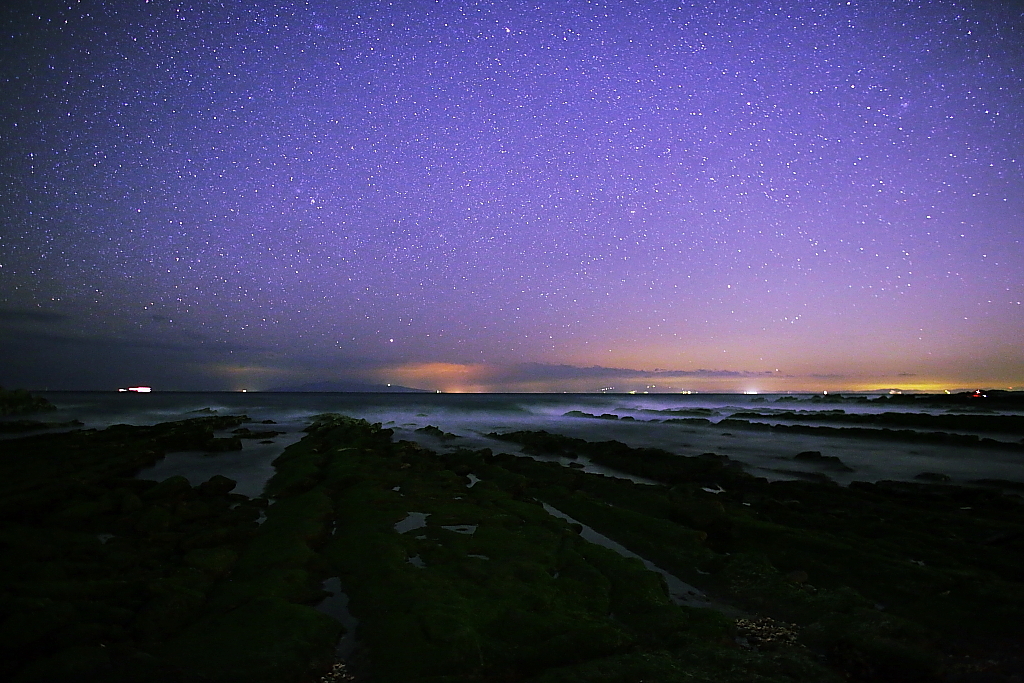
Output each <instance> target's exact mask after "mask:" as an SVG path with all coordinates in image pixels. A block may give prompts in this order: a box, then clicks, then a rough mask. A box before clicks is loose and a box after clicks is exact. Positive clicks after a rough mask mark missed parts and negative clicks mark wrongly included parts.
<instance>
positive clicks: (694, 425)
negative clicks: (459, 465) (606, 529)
mask: <svg viewBox="0 0 1024 683" xmlns="http://www.w3.org/2000/svg"><path fill="white" fill-rule="evenodd" d="M41 395H42V396H44V397H45V398H47V399H48V400H50V401H51V402H52V403H54V404H55V405H56V406H57V407H58V410H57V412H56V413H47V414H45V415H44V416H43V417H36V419H44V420H47V421H63V420H71V419H77V420H80V421H82V422H83V423H84V424H85V428H96V429H102V428H104V427H107V426H110V425H113V424H133V425H145V424H155V423H158V422H167V421H172V420H181V419H187V418H190V417H199V416H203V415H213V414H217V415H239V414H245V415H248V416H249V417H250V418H252V419H253V420H254V421H256V422H261V421H265V420H273V421H274V422H275V423H276V426H273V427H271V426H269V425H268V426H267V427H266V428H267V429H274V430H276V431H284V432H286V433H285V434H283V435H281V436H278V437H276V438H274V439H272V443H257V442H255V441H252V440H245V441H243V444H244V448H243V450H242V451H236V452H229V453H220V454H217V455H209V454H204V453H198V452H185V453H171V454H168V456H167V457H166V458H165V459H163V460H162V461H160V462H159V463H157V465H155V466H154V467H152V468H149V469H147V470H144V471H143V472H140V474H139V476H140V477H143V478H147V479H155V480H162V479H164V478H166V477H169V476H172V475H183V476H185V477H187V478H188V479H189V480H190V481H191V482H192V483H193V484H197V483H200V482H202V481H205V480H206V479H209V477H211V476H213V475H214V474H222V475H224V476H228V477H231V478H232V479H236V480H237V481H238V482H239V485H238V488H237V491H238V492H239V493H243V494H246V495H250V496H256V495H259V494H260V492H261V490H262V487H263V484H264V482H265V481H266V480H267V479H268V478H269V477H270V476H271V475H272V474H273V467H272V465H271V462H272V461H273V460H274V458H276V457H277V456H278V455H279V454H280V453H281V452H282V451H283V450H284V448H286V447H287V446H288V445H289V444H291V443H294V442H296V441H298V440H299V439H300V438H302V436H303V432H302V429H303V427H305V426H306V425H307V424H308V423H309V421H310V419H311V418H312V417H313V416H314V415H317V414H319V413H325V412H334V413H342V414H345V415H350V416H353V417H358V418H363V419H366V420H368V421H370V422H380V423H382V424H383V425H384V426H386V427H389V428H391V429H393V430H394V432H395V437H394V438H395V439H396V440H398V439H406V440H410V441H416V442H418V443H420V444H421V445H423V446H425V447H427V448H430V449H433V450H437V451H443V450H449V449H456V448H471V449H479V448H490V449H491V450H492V451H494V452H495V453H499V452H507V453H516V454H521V451H520V450H519V448H518V446H517V445H516V444H513V443H509V442H507V441H498V440H495V439H493V438H490V437H489V436H488V434H489V433H492V432H498V433H504V432H510V431H518V430H547V431H549V432H553V433H559V434H564V435H567V436H573V437H577V438H583V439H587V440H591V441H606V440H613V439H614V440H618V441H621V442H623V443H625V444H628V445H630V446H633V447H655V448H661V449H664V450H667V451H670V452H672V453H676V454H679V455H682V456H695V455H700V454H702V453H717V454H720V455H726V456H729V457H730V458H732V459H734V460H737V461H739V462H741V463H743V465H744V466H745V469H746V470H747V471H748V472H749V473H750V474H752V475H755V476H758V477H764V478H767V479H772V480H774V479H801V478H804V479H806V478H813V477H818V478H821V477H822V476H827V477H829V478H831V479H832V480H834V481H836V482H838V483H840V484H848V483H850V482H852V481H878V480H883V479H890V480H907V481H909V480H913V479H914V477H916V476H918V475H920V474H922V473H932V474H940V475H945V476H947V477H949V480H950V481H952V482H954V483H963V482H969V481H973V480H978V479H1000V480H1009V481H1017V482H1021V481H1024V448H1022V449H1015V448H1013V447H1012V446H1009V444H1011V443H1012V442H1016V443H1018V444H1019V443H1020V441H1021V439H1020V436H1021V435H1020V434H1019V433H1016V434H1014V433H1002V434H1000V433H990V432H977V431H975V432H971V431H969V430H968V431H965V430H963V429H958V430H953V429H943V430H941V431H945V432H950V433H958V434H972V433H973V434H975V435H977V436H979V437H988V438H990V439H995V440H998V441H1001V442H1004V443H1007V444H1008V447H1006V448H992V447H987V448H986V447H981V446H976V447H972V446H964V445H952V444H946V443H942V442H941V441H938V442H928V443H921V442H917V441H914V440H913V439H910V440H908V439H907V438H896V437H898V436H899V435H897V434H893V436H894V438H891V439H890V438H884V437H883V438H877V437H878V436H881V432H879V433H878V434H877V435H876V438H864V437H863V435H860V436H853V431H854V430H849V432H848V433H849V434H850V435H849V436H848V435H847V433H844V432H837V431H836V430H828V433H827V434H806V433H805V434H801V433H789V432H786V433H779V432H776V431H765V430H757V429H752V428H742V426H741V427H740V428H737V424H736V423H735V421H734V422H733V423H732V424H729V425H727V426H724V427H723V426H720V425H719V424H718V423H719V422H720V421H721V420H725V419H729V418H730V417H731V416H732V415H734V414H736V413H742V412H746V413H749V412H750V411H754V410H756V411H758V412H760V413H762V414H764V415H765V417H760V418H756V419H753V420H750V421H752V422H755V423H760V424H762V425H764V424H774V423H776V422H778V420H773V419H772V417H771V414H772V413H781V412H783V411H785V412H788V413H789V414H790V417H789V418H788V422H787V423H786V424H800V423H805V424H807V425H813V426H817V427H820V426H832V427H849V426H850V425H849V424H844V423H842V422H839V421H836V422H834V423H833V422H830V421H829V413H827V412H823V411H834V412H833V414H836V413H835V411H841V414H846V415H850V414H877V413H882V412H901V411H902V412H907V411H912V412H916V413H920V412H926V413H928V414H933V415H940V416H941V415H947V414H953V413H958V414H959V413H963V412H964V411H963V410H959V409H950V408H935V407H933V408H928V409H926V410H924V411H922V410H921V409H919V408H917V407H914V406H906V405H878V404H881V403H883V402H882V401H866V402H865V401H861V402H844V403H838V404H837V403H828V402H820V401H816V400H811V398H810V397H801V398H799V399H797V400H794V398H793V397H784V396H781V395H758V396H753V395H738V394H689V395H686V394H636V395H631V394H430V393H365V394H364V393H269V392H262V393H255V392H254V393H240V392H230V393H229V392H217V393H184V392H182V393H179V392H153V393H149V394H136V393H118V392H46V393H43V394H41ZM571 411H579V412H581V413H587V414H591V415H595V416H598V415H603V416H605V419H593V418H586V417H573V416H567V415H566V413H569V412H571ZM666 411H673V412H666ZM793 411H797V414H798V415H803V416H805V417H806V418H807V419H806V420H800V419H796V420H794V419H793V417H792V415H793ZM951 411H952V412H951ZM1001 414H1013V413H1012V412H1011V413H1006V412H1004V413H1001ZM612 416H614V418H617V419H614V418H613V417H612ZM623 418H625V419H623ZM629 418H632V419H629ZM666 419H677V420H678V419H682V420H684V421H683V422H679V423H666V422H664V421H663V420H666ZM748 419H749V418H748ZM427 426H433V427H437V428H438V429H440V430H442V431H443V432H447V433H449V434H452V435H455V436H456V437H458V438H444V439H442V438H439V437H438V436H436V435H435V434H436V432H435V433H434V434H431V433H425V432H418V431H417V430H418V429H422V428H423V427H427ZM858 426H859V427H860V428H861V430H860V431H863V429H864V428H877V427H879V425H872V424H867V425H858ZM261 428H262V426H261ZM819 431H820V430H819ZM914 431H916V432H922V433H923V432H934V431H936V430H935V429H934V428H928V429H916V430H914ZM225 435H226V434H225ZM904 437H905V435H904ZM806 451H817V452H819V453H821V454H822V455H823V456H825V457H826V458H831V457H835V458H839V460H840V461H841V462H842V463H843V464H844V465H845V466H846V468H847V469H848V470H849V471H846V470H842V469H840V470H837V469H836V468H835V467H829V466H827V465H828V463H825V465H826V466H825V467H824V468H823V466H822V462H820V461H817V462H816V461H808V460H796V459H794V456H796V455H797V454H798V453H802V452H806ZM529 457H537V456H529ZM548 459H551V458H548ZM568 462H569V460H567V459H566V460H565V461H564V463H563V464H568ZM578 462H580V463H582V464H583V465H584V469H585V471H589V472H599V473H603V474H607V475H611V476H620V477H628V478H630V479H634V480H636V481H643V479H641V478H638V477H635V476H632V475H626V474H624V473H621V472H616V471H613V470H609V469H607V468H603V467H600V466H598V465H594V464H592V463H589V462H588V461H586V459H585V458H583V459H580V460H579V461H578Z"/></svg>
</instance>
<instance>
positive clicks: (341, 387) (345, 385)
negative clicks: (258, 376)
mask: <svg viewBox="0 0 1024 683" xmlns="http://www.w3.org/2000/svg"><path fill="white" fill-rule="evenodd" d="M267 391H279V392H321V393H335V392H364V393H370V392H373V393H391V394H430V393H434V392H432V391H428V390H426V389H414V388H412V387H403V386H400V385H398V384H364V383H362V382H346V381H339V380H334V381H326V382H308V383H306V384H298V385H295V386H288V387H274V388H273V389H267Z"/></svg>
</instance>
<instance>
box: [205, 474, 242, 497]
mask: <svg viewBox="0 0 1024 683" xmlns="http://www.w3.org/2000/svg"><path fill="white" fill-rule="evenodd" d="M237 485H238V482H237V481H235V480H234V479H228V478H227V477H225V476H223V475H221V474H215V475H213V476H212V477H210V478H209V480H207V481H204V482H203V483H202V484H200V485H199V492H200V493H204V494H207V495H214V496H222V495H224V494H226V493H230V492H231V491H232V490H234V488H235V486H237Z"/></svg>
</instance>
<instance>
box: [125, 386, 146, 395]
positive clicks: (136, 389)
mask: <svg viewBox="0 0 1024 683" xmlns="http://www.w3.org/2000/svg"><path fill="white" fill-rule="evenodd" d="M118 391H121V392H125V391H133V392H135V393H136V394H148V393H149V392H151V391H153V387H128V388H126V389H118Z"/></svg>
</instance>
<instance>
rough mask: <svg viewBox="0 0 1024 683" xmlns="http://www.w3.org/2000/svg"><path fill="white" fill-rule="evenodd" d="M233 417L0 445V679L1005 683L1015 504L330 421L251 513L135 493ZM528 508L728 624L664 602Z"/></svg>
mask: <svg viewBox="0 0 1024 683" xmlns="http://www.w3.org/2000/svg"><path fill="white" fill-rule="evenodd" d="M249 422H250V421H249V420H248V419H247V418H245V417H244V416H235V417H231V416H226V417H225V416H214V417H200V418H195V419H191V420H183V421H179V422H172V423H165V424H160V425H155V426H152V427H130V426H126V425H118V426H114V427H110V428H108V429H105V430H100V431H94V430H81V429H79V430H74V431H69V432H65V433H58V434H53V433H48V434H39V435H34V436H26V437H21V438H13V439H8V440H5V441H3V442H0V519H2V520H3V521H2V522H0V579H2V581H0V585H2V592H0V613H2V614H3V615H4V620H3V623H2V624H0V632H2V633H3V638H0V650H2V656H0V678H3V679H4V680H12V681H17V682H18V683H29V682H35V681H53V680H62V681H113V682H125V683H127V682H135V681H160V682H166V683H185V682H186V681H206V682H221V681H223V682H229V681H230V682H235V681H237V682H238V683H241V682H242V681H246V682H253V681H257V682H265V683H276V682H281V683H285V682H294V683H304V682H307V681H308V682H310V683H312V682H313V681H319V680H366V681H379V682H380V683H392V682H393V683H399V682H400V683H414V682H417V681H419V682H422V683H427V682H428V681H429V682H430V683H441V682H443V681H449V682H452V683H454V682H455V681H460V682H476V683H485V682H490V681H503V682H512V681H532V682H535V683H555V682H556V681H559V682H561V681H565V682H570V681H571V682H578V683H583V682H587V683H613V682H616V683H618V682H621V683H626V682H635V681H640V680H643V681H649V682H650V681H664V682H666V683H669V682H675V681H708V682H710V681H716V682H719V681H735V682H736V683H740V682H743V683H746V682H747V681H762V682H775V681H777V682H778V683H783V682H787V683H792V682H804V681H806V682H808V683H810V682H812V681H813V682H815V683H817V682H821V681H837V682H838V681H893V682H896V681H922V682H926V681H934V682H935V683H940V682H943V683H954V682H957V683H967V682H969V681H978V682H981V681H992V682H996V683H1010V682H1011V681H1019V680H1020V671H1021V668H1020V667H1021V659H1020V657H1021V652H1020V649H1019V648H1020V644H1021V642H1022V640H1021V639H1022V637H1024V628H1022V626H1021V620H1020V617H1021V614H1022V613H1024V574H1022V567H1024V499H1022V498H1021V497H1020V496H1019V495H1017V493H1015V492H1014V491H1012V490H1007V489H1006V488H1005V487H981V486H977V487H971V486H955V485H951V484H948V483H943V482H942V481H941V480H939V481H922V482H914V483H907V482H877V483H874V484H867V483H854V484H852V485H850V486H847V487H843V486H839V485H836V484H833V483H828V482H827V481H825V482H822V483H818V482H809V481H776V482H769V481H767V480H765V479H761V478H757V477H754V476H751V475H750V474H748V473H747V472H745V471H744V468H743V466H742V465H740V464H739V463H737V462H735V461H732V460H730V459H729V458H727V457H725V456H720V455H715V454H710V453H709V454H705V455H703V456H700V457H681V456H679V455H675V454H673V453H669V452H667V451H663V450H659V449H653V448H646V449H640V448H630V447H629V446H626V445H625V444H621V443H618V442H614V441H609V442H593V441H588V440H585V439H579V438H570V437H565V436H561V435H558V434H552V433H548V432H540V431H521V432H510V433H497V434H493V435H492V436H493V437H494V438H497V439H499V440H502V441H506V442H508V443H510V444H516V445H517V446H520V447H522V449H523V450H524V452H528V453H535V454H538V455H542V456H550V455H559V456H563V457H564V458H565V459H566V460H568V461H570V462H573V463H575V461H576V460H582V459H586V460H589V461H590V462H594V463H598V464H601V465H603V466H605V467H608V468H613V469H615V470H618V471H621V472H626V473H631V474H634V475H637V476H639V477H644V478H645V479H647V480H649V481H654V482H657V483H655V484H638V483H634V482H632V481H629V480H627V479H622V478H616V477H609V476H602V475H599V474H589V473H585V472H582V471H580V469H579V468H574V467H565V466H562V465H560V464H558V463H555V462H542V461H538V460H534V459H531V458H528V457H522V456H515V455H509V454H494V453H492V452H491V451H490V450H487V449H483V450H470V449H466V448H458V447H455V446H453V447H451V448H449V449H448V450H447V451H446V452H434V451H432V450H428V449H426V448H424V447H422V446H420V445H417V444H415V443H411V442H402V441H396V440H395V439H394V435H393V433H392V431H391V430H389V429H385V428H383V427H382V426H381V425H379V424H370V423H367V422H365V421H363V420H358V419H353V418H348V417H344V416H340V415H331V414H328V415H322V416H320V417H319V418H317V419H316V420H315V421H314V422H313V424H312V425H310V427H309V428H308V429H307V432H308V434H307V436H306V437H305V438H304V439H303V440H301V441H300V442H298V443H296V444H294V445H292V446H290V447H288V448H287V449H286V450H285V451H284V453H283V454H282V455H281V456H280V457H278V458H277V460H275V462H274V465H275V468H276V474H275V475H274V477H273V478H272V479H271V480H270V481H269V482H268V484H267V486H266V489H265V492H264V495H263V496H261V497H259V498H249V497H246V496H242V495H239V494H236V493H233V492H232V489H233V488H234V482H232V481H231V480H229V479H227V478H225V477H222V476H215V477H213V478H211V479H209V480H208V481H206V482H203V483H201V484H199V485H196V486H193V485H191V484H190V483H189V481H188V480H186V479H184V478H182V477H172V478H170V479H167V480H165V481H163V482H152V481H144V480H139V479H136V478H134V475H135V473H136V472H138V471H139V470H140V469H141V468H143V467H145V466H147V465H150V464H152V463H153V462H155V461H157V460H158V459H160V458H162V457H164V456H165V454H166V453H169V452H173V451H176V450H203V451H206V452H209V453H210V454H211V457H217V456H216V453H218V452H223V451H224V450H226V449H229V448H234V447H235V442H236V441H237V440H238V439H240V438H261V437H266V436H268V434H272V433H273V432H269V431H259V430H254V429H252V428H251V426H244V425H248V423H249ZM232 430H233V431H232ZM437 431H438V432H440V434H437V435H435V436H437V438H438V439H442V438H444V439H446V440H451V441H454V443H455V444H457V443H459V442H458V441H455V440H454V437H455V436H457V435H455V434H449V433H446V432H441V430H437ZM224 433H227V434H231V436H227V437H225V436H217V435H218V434H224ZM808 457H810V456H808ZM545 504H546V505H548V506H550V507H551V508H557V510H559V511H561V512H563V513H565V514H566V515H568V516H570V517H571V518H573V519H575V520H579V522H580V523H582V524H585V525H587V526H588V527H590V528H592V529H594V530H596V531H597V532H600V534H603V535H604V536H606V537H608V538H610V539H612V540H613V541H615V542H616V543H618V544H621V546H623V547H625V548H626V549H628V550H629V551H630V552H631V553H635V554H636V555H639V556H641V557H643V558H644V559H645V560H649V561H652V562H654V563H655V564H657V565H658V567H660V568H662V569H664V570H666V571H668V572H670V573H671V574H672V575H674V576H677V577H679V578H680V579H682V580H683V581H686V582H687V583H689V584H691V585H692V586H695V587H696V588H698V589H699V590H700V591H703V592H704V593H706V594H707V595H708V596H710V598H713V599H714V600H715V601H716V604H725V605H729V606H730V607H731V609H732V610H734V611H733V612H732V613H733V614H742V616H741V617H738V618H737V617H735V616H728V615H727V614H725V613H723V612H722V611H716V610H713V609H705V608H700V607H688V606H685V605H684V606H681V605H679V604H676V603H674V602H673V601H672V600H671V599H670V596H669V594H668V591H667V589H666V585H665V582H664V579H663V578H662V576H661V575H659V574H657V573H654V572H651V571H648V570H647V569H646V568H645V566H644V564H643V563H642V562H641V561H640V560H638V559H636V558H635V557H625V556H623V555H621V554H619V553H617V552H615V551H614V550H611V549H609V548H606V547H602V546H600V545H595V544H593V543H589V542H587V541H586V540H584V539H583V538H581V537H580V536H579V532H580V527H579V526H578V525H576V526H574V525H573V524H571V523H569V522H566V521H565V520H563V519H560V518H558V517H555V516H553V515H552V514H549V512H548V511H547V510H546V509H545ZM330 577H339V578H340V581H341V585H342V587H343V589H344V590H345V592H346V593H347V594H348V596H349V608H350V609H351V611H352V613H353V614H354V615H355V617H357V618H358V619H359V624H360V625H359V628H358V631H357V634H356V635H357V645H356V649H355V652H354V654H353V655H352V656H351V657H350V658H349V660H348V661H347V662H344V665H339V662H337V661H336V659H335V654H334V648H335V644H336V643H337V642H338V638H339V636H340V635H341V632H342V627H341V625H340V624H339V623H338V622H337V621H335V620H334V619H332V618H330V617H328V616H326V615H325V614H322V613H321V612H319V611H317V610H316V609H314V606H315V605H316V604H317V603H318V602H319V601H320V600H321V599H322V598H323V597H324V595H325V594H324V592H323V590H322V589H321V586H322V584H323V582H324V580H325V579H328V578H330Z"/></svg>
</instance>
